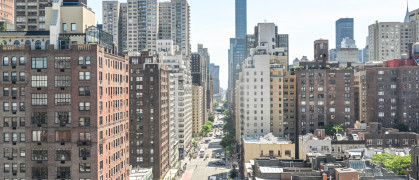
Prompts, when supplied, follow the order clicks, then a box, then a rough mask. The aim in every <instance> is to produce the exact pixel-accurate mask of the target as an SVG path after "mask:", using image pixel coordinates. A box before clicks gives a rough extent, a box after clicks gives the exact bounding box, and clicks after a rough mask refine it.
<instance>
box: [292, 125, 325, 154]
mask: <svg viewBox="0 0 419 180" xmlns="http://www.w3.org/2000/svg"><path fill="white" fill-rule="evenodd" d="M316 134H317V131H316ZM298 140H299V143H298V144H299V145H298V155H299V157H296V159H303V160H307V154H309V153H321V154H330V153H331V151H332V144H331V139H330V138H325V137H324V136H323V137H322V136H316V135H314V134H311V133H309V134H306V135H302V136H299V138H298ZM296 154H297V153H296Z"/></svg>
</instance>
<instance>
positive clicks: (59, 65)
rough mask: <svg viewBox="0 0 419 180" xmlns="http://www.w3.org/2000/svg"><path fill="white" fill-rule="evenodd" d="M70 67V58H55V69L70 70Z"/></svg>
mask: <svg viewBox="0 0 419 180" xmlns="http://www.w3.org/2000/svg"><path fill="white" fill-rule="evenodd" d="M70 67H71V62H70V57H55V69H69V68H70Z"/></svg>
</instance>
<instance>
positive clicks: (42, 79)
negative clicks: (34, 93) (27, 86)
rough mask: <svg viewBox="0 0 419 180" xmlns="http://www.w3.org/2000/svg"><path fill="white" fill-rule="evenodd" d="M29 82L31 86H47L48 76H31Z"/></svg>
mask: <svg viewBox="0 0 419 180" xmlns="http://www.w3.org/2000/svg"><path fill="white" fill-rule="evenodd" d="M31 80H32V82H31V84H32V87H33V88H38V87H47V86H48V77H47V76H32V77H31Z"/></svg>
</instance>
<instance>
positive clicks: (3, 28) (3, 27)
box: [0, 23, 7, 31]
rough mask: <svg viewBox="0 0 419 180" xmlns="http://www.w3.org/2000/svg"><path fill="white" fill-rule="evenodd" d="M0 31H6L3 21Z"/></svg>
mask: <svg viewBox="0 0 419 180" xmlns="http://www.w3.org/2000/svg"><path fill="white" fill-rule="evenodd" d="M0 31H7V26H6V23H4V24H3V25H2V26H1V27H0Z"/></svg>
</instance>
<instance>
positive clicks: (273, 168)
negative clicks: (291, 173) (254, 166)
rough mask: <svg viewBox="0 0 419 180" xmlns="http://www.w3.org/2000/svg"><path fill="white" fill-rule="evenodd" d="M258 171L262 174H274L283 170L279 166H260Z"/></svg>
mask: <svg viewBox="0 0 419 180" xmlns="http://www.w3.org/2000/svg"><path fill="white" fill-rule="evenodd" d="M259 171H260V172H261V173H264V174H268V173H270V174H276V173H282V172H284V169H283V168H281V167H279V166H260V167H259Z"/></svg>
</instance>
